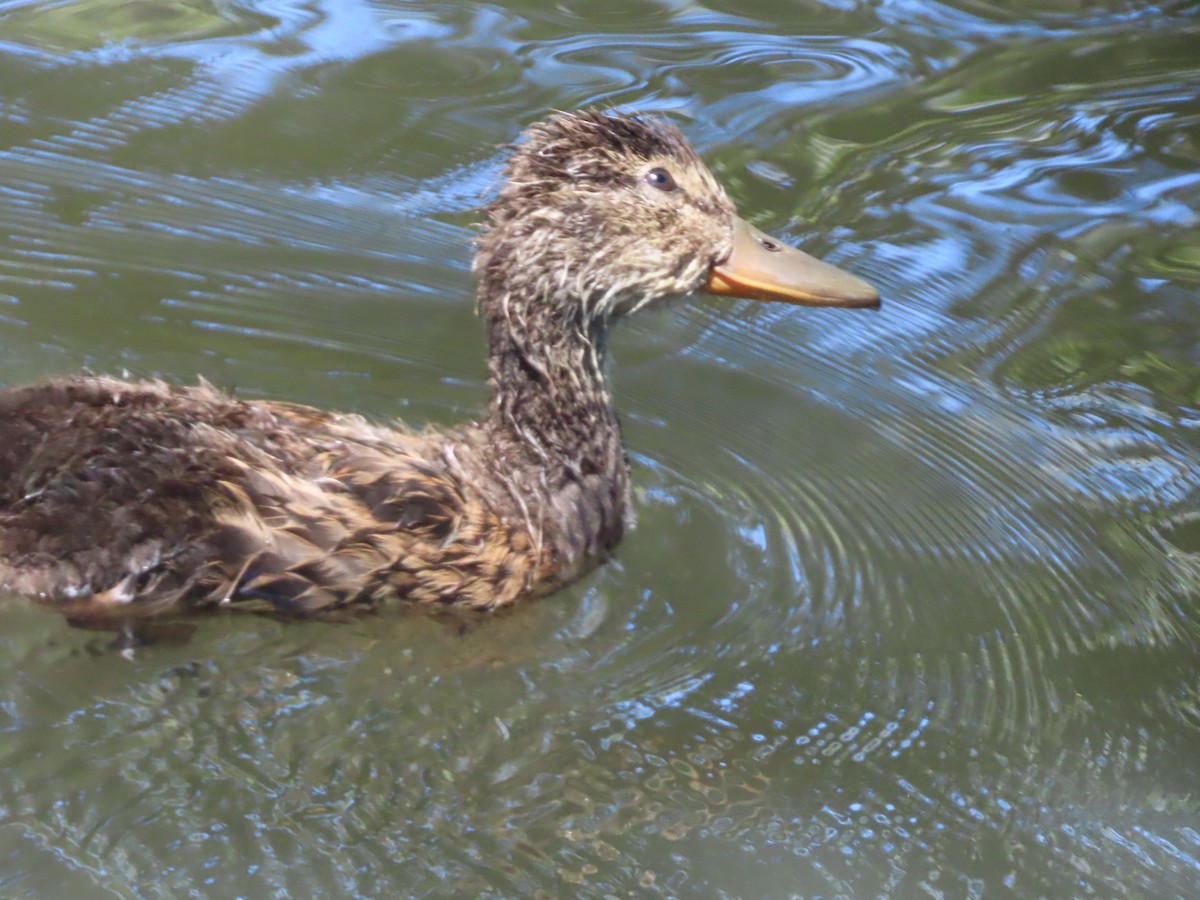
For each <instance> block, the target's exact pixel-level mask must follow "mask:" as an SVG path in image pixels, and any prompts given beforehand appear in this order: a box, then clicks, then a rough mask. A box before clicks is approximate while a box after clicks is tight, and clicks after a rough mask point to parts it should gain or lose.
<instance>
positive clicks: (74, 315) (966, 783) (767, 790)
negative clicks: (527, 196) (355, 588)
mask: <svg viewBox="0 0 1200 900" xmlns="http://www.w3.org/2000/svg"><path fill="white" fill-rule="evenodd" d="M550 7H552V8H550ZM1198 40H1200V20H1198V19H1197V15H1196V10H1195V7H1194V4H1192V5H1189V4H1188V3H1186V2H1172V3H1160V4H1155V5H1149V4H1137V3H1120V2H1114V3H1100V2H1098V0H1097V2H1093V3H1082V4H1081V3H1079V2H1077V0H1061V2H1060V0H1024V2H1021V3H1016V4H1012V3H1009V4H999V3H988V2H979V0H972V2H969V3H968V2H956V3H939V2H927V0H903V2H889V3H883V4H854V3H843V2H828V3H821V2H806V3H797V4H777V5H775V6H773V7H771V8H770V9H769V10H767V9H766V8H764V9H763V10H757V9H756V11H754V12H747V11H746V7H745V4H733V3H725V2H711V3H707V4H702V5H697V4H672V3H658V2H644V0H619V2H615V3H609V4H591V5H588V4H579V3H561V4H552V5H546V4H541V5H539V4H522V3H516V4H512V3H510V4H503V5H500V4H425V3H390V2H383V3H360V2H315V3H291V2H283V3H271V4H261V3H233V4H217V5H216V6H213V5H212V4H196V3H188V2H182V3H178V2H147V3H141V4H132V5H130V4H120V3H111V2H107V0H75V2H69V3H65V4H62V3H58V4H54V3H42V2H17V3H10V4H7V5H3V6H0V383H4V384H11V383H19V382H21V381H24V380H28V379H31V378H35V377H40V376H43V375H48V374H51V373H57V372H74V371H79V370H81V369H88V368H91V369H95V370H101V371H121V370H123V369H127V370H129V371H130V372H132V373H133V374H135V375H160V376H163V377H166V378H169V379H171V380H175V381H182V382H186V381H190V380H192V379H193V378H194V376H195V375H196V374H197V373H202V374H204V375H205V376H206V377H208V378H210V379H212V380H214V381H216V382H217V383H219V384H222V385H225V386H228V387H229V388H231V389H234V390H237V391H239V392H242V393H244V394H247V395H253V396H271V397H280V398H286V399H289V400H296V401H301V402H310V403H314V404H318V405H322V406H329V407H334V408H342V409H352V410H356V411H360V412H364V413H366V414H368V415H372V416H375V417H378V418H389V417H392V416H396V415H401V416H403V417H404V418H406V419H407V420H409V421H410V422H412V423H414V424H420V423H423V422H425V421H431V422H434V423H447V422H454V421H461V420H462V419H464V418H465V417H467V416H469V415H472V414H474V413H475V412H476V411H477V410H478V409H479V408H480V406H481V404H482V402H483V397H484V387H483V382H484V377H485V369H484V366H483V361H482V337H481V335H480V333H479V329H478V325H477V324H476V323H475V321H474V318H473V315H472V312H471V304H470V302H469V300H468V299H467V294H468V292H469V290H470V286H469V277H468V274H467V262H468V256H469V252H470V251H469V248H468V243H469V240H470V236H471V230H470V226H471V224H472V223H473V221H474V219H475V213H474V210H475V208H476V207H477V206H478V205H479V203H480V202H481V201H482V199H483V198H484V197H486V196H487V194H488V192H489V190H491V188H492V187H493V185H494V182H495V179H496V177H497V172H498V170H499V166H500V161H501V159H502V156H503V152H504V151H503V150H502V149H501V146H502V145H503V144H504V143H505V142H507V141H510V140H512V139H513V137H514V136H515V134H516V131H517V129H518V127H519V126H520V125H521V124H524V123H526V122H529V121H531V120H533V119H534V118H536V117H538V116H540V115H542V114H543V113H544V111H545V110H547V109H551V108H572V107H576V106H581V105H586V104H601V105H622V106H628V107H635V108H638V109H641V110H645V111H648V112H653V113H656V114H668V115H670V116H671V117H673V118H674V119H675V120H677V121H678V122H679V123H680V124H681V125H682V126H683V127H684V129H685V130H686V131H687V133H688V134H689V136H690V137H691V138H692V139H693V141H694V142H695V144H696V145H697V147H698V148H699V149H700V150H701V151H702V153H703V154H704V155H705V157H706V158H707V159H708V160H709V161H710V163H711V164H712V166H713V168H714V170H715V171H716V172H717V173H718V175H719V176H720V178H721V180H722V181H723V182H724V183H726V184H727V185H728V187H729V192H730V195H731V197H732V198H733V199H734V200H735V201H736V202H737V204H738V205H739V207H740V208H741V209H742V211H743V212H744V213H745V214H747V215H748V216H749V217H750V218H751V219H753V220H754V221H755V222H756V223H757V224H758V225H760V226H761V227H763V228H764V229H766V230H768V231H770V232H772V233H773V234H776V235H778V236H780V237H781V238H784V239H788V240H791V241H794V242H796V243H799V244H802V245H803V246H804V247H805V248H806V249H807V250H809V251H810V252H813V253H815V254H817V255H820V256H822V257H823V258H826V259H829V260H830V261H832V262H835V263H837V264H838V265H841V266H844V267H846V268H848V269H850V270H852V271H854V272H856V273H857V274H860V275H862V276H863V277H865V278H868V279H869V280H871V281H872V282H873V283H875V284H876V285H878V287H879V288H880V290H881V293H882V294H883V296H884V300H885V305H884V308H883V310H882V311H881V312H880V313H878V314H869V313H862V312H845V311H817V310H799V309H795V308H783V307H764V306H757V305H754V304H749V303H722V302H720V301H717V300H714V299H708V300H704V299H697V300H695V301H691V302H689V303H688V304H686V305H685V306H683V307H682V308H677V309H674V310H672V311H670V312H664V313H659V314H648V315H647V316H645V317H643V318H640V319H638V320H637V321H635V322H631V323H629V324H628V326H626V327H624V328H623V330H622V332H621V333H620V334H618V335H617V336H616V337H615V339H614V351H615V355H616V362H615V367H614V384H615V392H616V395H617V400H618V405H619V407H620V409H621V410H622V412H623V415H624V423H625V428H624V431H625V437H626V441H627V444H628V446H629V449H630V456H631V462H632V465H633V468H634V472H635V482H636V485H637V491H638V495H639V517H640V520H639V525H638V528H637V530H636V531H635V533H634V534H633V535H631V536H630V538H629V539H628V540H627V541H626V543H625V544H624V545H623V546H622V547H621V548H620V551H619V553H618V555H617V559H615V560H614V561H613V562H611V563H610V564H609V565H607V566H606V567H604V568H603V569H601V570H600V571H599V572H598V573H597V574H596V575H595V576H593V577H592V578H591V579H589V580H588V581H586V582H585V583H584V584H582V585H580V586H578V587H577V588H575V589H572V590H570V591H567V592H565V593H564V594H562V595H560V596H557V597H555V598H553V599H551V600H548V601H545V602H542V603H538V604H533V605H530V606H528V607H525V608H522V609H518V610H514V611H512V612H510V613H508V614H505V615H501V616H497V617H494V618H492V619H488V620H482V621H479V620H471V619H467V620H464V619H459V618H451V619H447V620H443V619H438V618H430V617H428V616H423V615H406V614H404V613H403V612H400V611H395V610H393V611H389V612H388V613H385V614H382V615H379V616H376V617H373V618H371V619H369V620H365V621H361V622H356V623H352V624H349V625H345V626H330V625H318V624H311V623H309V624H297V623H290V624H289V623H281V622H275V621H270V620H257V619H256V620H252V621H248V620H247V619H245V618H241V617H236V616H230V617H212V618H209V619H206V620H203V621H201V622H199V623H194V624H195V625H196V628H195V630H194V633H192V634H191V636H190V640H185V639H186V637H187V629H186V628H178V627H172V628H167V629H164V630H163V632H162V635H161V640H160V641H159V642H158V643H155V644H153V645H152V646H149V647H144V648H140V649H138V650H137V651H136V652H135V653H134V654H133V655H132V659H126V658H124V657H122V656H121V655H120V654H119V652H118V650H117V649H116V648H114V647H113V646H112V643H111V637H110V636H108V635H104V634H89V633H84V632H80V631H73V630H69V629H67V628H66V627H65V626H64V625H63V624H62V623H61V622H60V621H59V620H58V619H57V618H56V617H54V616H51V615H49V614H47V613H46V612H45V611H44V610H40V609H36V608H31V607H29V606H28V605H27V604H26V603H25V602H24V601H22V600H21V599H20V598H4V599H3V600H0V614H2V615H3V616H4V621H5V627H4V629H3V632H2V635H3V636H2V637H0V666H3V667H4V669H5V673H6V677H4V678H3V679H0V683H2V684H3V685H4V687H3V688H2V689H0V723H2V724H0V728H2V729H3V733H4V735H5V740H4V741H3V743H2V745H0V765H2V767H3V769H4V771H5V779H4V783H3V787H0V809H2V810H3V815H0V823H3V827H2V828H0V884H4V885H5V889H6V893H12V894H14V895H26V896H67V895H76V894H78V895H81V896H83V895H92V894H96V893H112V894H114V895H117V896H135V895H136V896H148V897H158V896H162V897H175V896H181V895H184V894H186V893H188V892H194V891H197V890H199V891H201V892H204V893H211V894H213V895H221V896H225V895H228V896H246V897H257V896H268V895H270V896H279V895H288V896H293V895H294V896H325V895H330V894H334V893H336V894H338V895H347V896H393V895H413V896H417V895H443V894H448V895H452V896H462V895H478V894H482V893H491V894H498V895H503V896H524V895H536V894H538V893H539V892H540V894H541V895H544V896H566V895H571V896H605V895H639V896H640V895H644V894H655V893H657V894H662V895H665V896H683V895H690V894H695V895H710V894H711V895H722V896H827V895H833V894H838V895H843V896H921V895H930V896H972V897H975V896H985V897H991V896H1010V895H1011V896H1084V895H1098V896H1132V897H1139V896H1155V897H1191V896H1192V894H1193V893H1194V885H1195V884H1196V883H1197V881H1198V880H1200V825H1198V822H1200V808H1198V806H1197V801H1196V799H1195V784H1196V781H1197V778H1198V777H1200V768H1198V765H1197V760H1200V690H1198V688H1197V681H1196V672H1197V667H1198V664H1200V605H1198V602H1197V598H1200V528H1198V527H1197V524H1196V523H1197V521H1200V442H1198V441H1197V434H1198V431H1197V429H1198V428H1200V382H1198V380H1197V376H1196V372H1197V371H1198V370H1200V341H1198V340H1197V335H1200V314H1198V310H1200V307H1198V306H1197V304H1196V302H1195V301H1196V296H1197V289H1198V288H1200V243H1198V241H1197V238H1196V235H1197V234H1200V230H1198V229H1197V225H1198V224H1200V221H1198V214H1197V210H1200V174H1198V173H1200V105H1198V103H1197V99H1196V98H1197V97H1198V96H1200V64H1198V60H1197V56H1196V53H1195V47H1196V45H1197V41H1198ZM187 624H189V625H190V624H193V623H187ZM146 873H154V878H153V879H152V880H148V878H147V874H146Z"/></svg>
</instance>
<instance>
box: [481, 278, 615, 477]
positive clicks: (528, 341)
mask: <svg viewBox="0 0 1200 900" xmlns="http://www.w3.org/2000/svg"><path fill="white" fill-rule="evenodd" d="M578 308H579V306H578V304H576V303H573V302H571V301H567V302H562V301H561V300H560V298H532V299H531V298H529V297H522V298H521V300H520V302H518V301H517V300H516V299H515V298H514V297H512V296H509V297H508V298H507V302H506V300H505V298H504V297H501V299H500V301H499V302H498V303H495V304H489V309H490V310H491V312H492V314H491V315H489V316H488V317H487V330H488V347H489V356H488V369H489V373H490V376H489V379H488V381H489V385H490V387H491V394H492V397H491V408H490V416H489V423H488V424H489V427H490V428H491V429H492V430H493V431H494V432H496V433H499V434H500V435H503V436H504V437H506V438H508V439H510V440H511V441H512V442H513V444H515V445H516V446H518V447H520V448H521V449H522V453H523V454H525V455H527V460H526V461H527V462H528V463H529V464H531V465H533V466H535V467H536V468H537V469H538V470H539V471H541V472H555V474H557V475H558V476H559V477H561V478H562V479H565V480H567V481H578V480H579V479H580V478H581V477H583V476H587V475H601V476H605V477H610V478H613V477H615V478H619V479H620V480H621V481H622V482H623V481H624V480H625V472H626V467H625V458H624V452H623V450H622V446H621V431H620V424H619V423H618V421H617V416H616V412H615V411H614V409H613V404H612V397H611V396H610V395H609V392H608V385H607V382H606V380H605V377H604V348H605V343H606V334H605V329H604V327H603V325H591V326H589V325H587V324H585V323H584V322H583V321H582V320H581V318H579V319H574V320H569V319H568V320H563V319H562V318H561V316H562V311H563V310H569V309H578Z"/></svg>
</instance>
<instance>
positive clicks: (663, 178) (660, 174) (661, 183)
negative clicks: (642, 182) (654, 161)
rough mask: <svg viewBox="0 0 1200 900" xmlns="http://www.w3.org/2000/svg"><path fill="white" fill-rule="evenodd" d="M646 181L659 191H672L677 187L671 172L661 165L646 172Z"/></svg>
mask: <svg viewBox="0 0 1200 900" xmlns="http://www.w3.org/2000/svg"><path fill="white" fill-rule="evenodd" d="M646 181H647V183H648V184H650V186H651V187H656V188H658V189H659V190H660V191H673V190H675V189H676V188H677V187H679V185H677V184H676V183H675V179H674V177H672V175H671V173H670V172H668V171H667V170H666V169H663V168H661V167H660V168H655V169H651V170H650V171H649V172H647V173H646Z"/></svg>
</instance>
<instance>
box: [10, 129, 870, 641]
mask: <svg viewBox="0 0 1200 900" xmlns="http://www.w3.org/2000/svg"><path fill="white" fill-rule="evenodd" d="M510 150H511V155H510V156H509V158H508V161H507V164H506V165H505V167H504V170H503V176H502V181H501V183H500V187H499V190H498V192H497V193H496V196H495V198H494V199H493V200H491V201H490V202H489V203H488V204H487V205H486V207H485V210H484V212H485V222H484V223H483V228H482V230H481V233H480V236H479V237H478V239H477V241H476V253H475V258H474V263H473V267H472V271H473V274H474V276H475V279H476V281H477V312H478V315H479V317H480V318H481V319H482V323H483V330H484V332H485V335H486V341H487V360H488V388H489V392H490V400H489V402H488V405H487V408H486V412H485V413H484V414H482V415H481V416H480V417H479V418H478V420H476V421H473V422H469V423H466V424H462V425H458V426H455V427H449V428H443V429H440V430H439V429H434V428H426V429H425V430H419V429H413V428H409V427H407V426H405V425H403V424H402V423H398V422H393V423H386V424H384V423H377V422H371V421H368V420H367V419H365V418H363V417H361V416H359V415H354V414H346V413H337V412H328V411H323V410H320V409H316V408H312V407H309V406H304V405H299V404H295V403H288V402H280V401H269V400H255V399H242V398H239V397H234V396H232V395H230V394H228V393H224V392H222V391H220V390H218V389H216V388H214V387H213V386H212V385H211V384H210V383H208V382H207V381H205V380H203V379H200V380H199V381H198V383H196V384H190V385H179V384H174V383H167V382H166V381H163V380H141V381H131V380H122V379H118V378H115V377H110V376H106V375H88V376H65V377H57V378H52V379H50V380H46V381H42V382H38V383H34V384H29V385H24V386H17V387H8V388H5V389H3V390H0V590H5V591H8V592H10V593H16V594H21V595H26V596H28V597H31V598H33V599H35V600H37V601H40V602H42V603H45V604H48V605H51V606H53V607H55V608H57V609H58V610H60V611H61V612H62V613H63V614H64V615H65V616H66V617H67V618H68V619H69V620H70V621H71V622H72V623H76V624H82V625H84V626H96V625H97V624H98V623H99V625H100V626H101V627H102V626H103V623H106V622H122V621H129V620H136V619H142V618H145V617H151V616H158V615H161V614H163V613H166V612H170V611H174V612H176V613H180V612H190V611H194V610H204V609H221V608H232V609H245V610H253V611H258V612H268V613H272V614H277V615H282V616H287V617H308V616H320V615H322V614H333V613H345V612H347V611H359V610H373V609H377V608H379V607H380V606H381V605H382V604H384V603H387V602H393V601H394V602H400V603H403V604H409V605H414V606H423V607H433V608H439V609H445V608H456V609H465V610H477V611H492V610H497V609H501V608H504V607H508V606H511V605H512V604H514V603H517V602H518V601H523V600H528V599H531V598H535V597H541V596H544V595H547V594H550V593H552V592H554V591H557V590H559V589H560V588H563V587H565V586H566V585H568V584H571V583H572V582H575V581H576V580H578V579H579V578H581V577H583V576H584V575H586V574H587V573H589V572H591V571H592V570H594V569H595V568H596V567H597V566H599V565H601V564H602V563H603V562H604V561H605V560H606V559H608V558H609V557H610V556H611V555H612V554H613V552H614V550H615V549H616V547H617V545H618V544H619V543H620V542H621V540H622V538H623V537H624V536H625V534H626V532H628V531H630V530H631V528H632V527H633V525H634V518H635V517H634V502H633V493H632V489H631V473H630V466H629V463H628V461H627V458H626V454H625V450H624V447H623V445H622V439H621V428H620V423H619V420H618V417H617V414H616V411H615V409H614V404H613V399H612V395H611V392H610V389H609V382H608V378H607V376H606V357H607V345H608V337H609V334H610V331H611V329H612V328H613V326H614V325H616V323H618V322H619V321H621V320H622V319H625V318H626V317H628V316H631V315H633V314H635V313H637V312H639V311H640V310H643V309H646V308H648V307H654V306H656V305H659V304H662V303H664V302H665V301H667V300H668V299H670V298H678V297H688V296H690V295H694V294H698V293H705V292H706V293H709V294H716V295H724V296H730V297H740V298H749V299H754V300H760V301H779V302H783V303H791V304H797V305H806V306H830V307H844V308H878V307H879V304H880V300H879V294H878V292H877V291H876V290H875V289H874V288H873V287H871V286H870V285H869V284H867V283H866V282H865V281H862V280H860V279H859V278H857V277H855V276H854V275H851V274H850V273H848V272H846V271H843V270H841V269H838V268H836V267H834V266H832V265H830V264H827V263H824V262H822V261H820V260H818V259H816V258H814V257H812V256H809V255H808V254H806V253H804V252H803V251H801V250H799V249H797V248H794V247H791V246H788V245H787V244H785V243H783V242H781V241H777V240H775V239H774V238H772V237H770V236H768V235H767V234H765V233H763V232H761V231H759V230H758V229H757V228H755V227H754V226H753V225H751V224H750V223H749V222H748V221H746V220H745V219H743V218H740V217H739V216H738V214H737V211H736V209H735V207H734V204H733V203H732V202H731V201H730V199H729V197H728V196H727V195H726V192H725V190H724V189H723V188H722V187H721V185H720V184H719V183H718V182H717V180H716V179H715V178H714V176H713V174H712V173H711V172H710V171H709V169H708V168H707V167H706V166H705V165H704V163H703V162H702V161H701V160H700V158H699V156H698V155H697V154H696V153H695V151H694V150H693V149H692V148H691V147H690V146H689V144H688V142H687V141H686V139H685V138H684V136H683V134H682V133H681V132H680V131H679V130H678V129H677V128H676V127H675V126H673V125H671V124H669V123H666V122H663V121H661V120H658V119H656V118H652V117H645V116H639V115H635V114H628V113H621V112H614V111H607V110H598V109H586V110H582V111H577V112H556V113H553V114H551V115H549V116H548V117H547V118H545V119H544V120H542V121H539V122H537V123H535V124H533V125H531V126H530V127H528V128H527V129H526V130H525V131H524V132H523V134H522V136H521V137H520V138H519V139H518V141H517V142H516V144H515V145H514V146H513V147H511V148H510Z"/></svg>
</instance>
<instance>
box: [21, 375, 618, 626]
mask: <svg viewBox="0 0 1200 900" xmlns="http://www.w3.org/2000/svg"><path fill="white" fill-rule="evenodd" d="M0 422H3V427H2V428H0V448H2V449H0V486H2V490H3V493H0V509H2V510H3V511H4V512H3V514H0V547H2V548H3V558H2V559H0V584H4V585H5V586H6V587H8V588H9V589H10V590H14V591H17V592H20V593H24V594H28V595H31V596H33V597H35V598H38V599H42V600H45V601H49V602H52V603H54V604H56V605H58V606H60V607H61V608H62V610H63V611H64V612H65V613H66V614H67V615H68V617H69V618H71V619H73V620H77V621H80V622H83V621H88V620H103V619H110V618H124V617H127V616H131V615H132V616H142V615H153V614H156V613H158V612H161V611H164V610H166V609H170V608H173V607H176V606H177V605H179V604H181V603H182V604H185V605H187V606H193V607H195V606H200V607H205V606H221V605H226V604H236V605H239V606H244V607H246V608H263V607H266V608H270V609H274V610H278V611H280V612H283V613H289V614H296V615H307V614H312V613H317V612H330V611H334V610H338V609H345V608H347V607H353V608H366V607H370V606H373V605H375V604H377V603H379V602H381V601H383V600H385V599H387V598H400V599H404V600H408V601H412V602H416V603H424V604H433V605H443V604H455V605H461V606H467V607H471V608H473V609H480V610H490V609H493V608H495V607H498V606H504V605H507V604H509V603H512V602H513V601H514V600H516V599H518V598H520V597H525V596H535V595H537V594H542V593H546V592H549V591H552V590H554V589H555V588H557V587H558V586H561V585H562V584H565V583H567V582H569V581H571V580H574V579H575V578H578V577H579V576H580V575H583V574H584V573H586V572H587V571H589V570H591V569H592V568H594V567H595V566H596V565H598V564H599V563H600V562H602V561H603V559H604V558H605V557H606V556H607V554H608V553H609V552H610V551H611V549H612V548H613V547H615V546H616V544H617V543H618V541H619V540H620V538H621V535H622V534H623V532H624V530H625V527H626V517H627V516H628V515H629V510H630V504H629V498H628V479H627V476H626V475H625V466H624V462H623V460H619V461H617V462H618V465H617V466H615V467H614V471H610V472H608V473H606V474H605V475H604V476H603V477H601V476H599V475H594V476H593V477H592V478H591V479H588V478H575V477H560V478H554V477H552V475H551V474H550V473H549V471H548V469H547V467H546V466H545V465H544V464H541V465H538V466H537V467H536V471H532V470H531V468H530V466H529V461H528V460H527V459H525V457H526V456H527V455H528V454H527V453H526V452H525V451H524V449H523V447H522V446H520V445H517V444H514V443H512V442H510V441H508V440H506V439H505V436H504V435H500V434H497V433H495V432H494V431H493V430H492V429H490V428H489V427H488V426H487V424H486V423H481V424H474V425H470V426H466V427H463V428H460V429H455V430H451V431H446V432H441V433H429V434H423V435H421V434H414V433H411V432H407V431H403V430H399V429H395V428H386V427H381V426H375V425H372V424H370V423H368V422H366V421H365V420H363V419H362V418H360V417H358V416H352V415H338V414H334V413H326V412H322V411H320V410H317V409H313V408H310V407H305V406H299V405H293V404H287V403H269V402H246V401H242V400H237V399H234V398H232V397H230V396H228V395H226V394H223V393H221V392H219V391H217V390H215V389H214V388H212V387H211V386H209V385H207V384H200V385H198V386H195V387H174V386H170V385H167V384H164V383H161V382H140V383H130V382H124V381H119V380H117V379H111V378H76V379H61V380H54V381H49V382H45V383H42V384H38V385H33V386H29V387H23V388H18V389H12V390H8V391H3V392H0ZM495 472H503V473H504V477H503V478H501V477H497V476H495V475H494V474H493V473H495ZM517 491H519V493H517ZM517 497H519V498H520V500H519V501H518V500H517V499H515V498H517Z"/></svg>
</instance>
